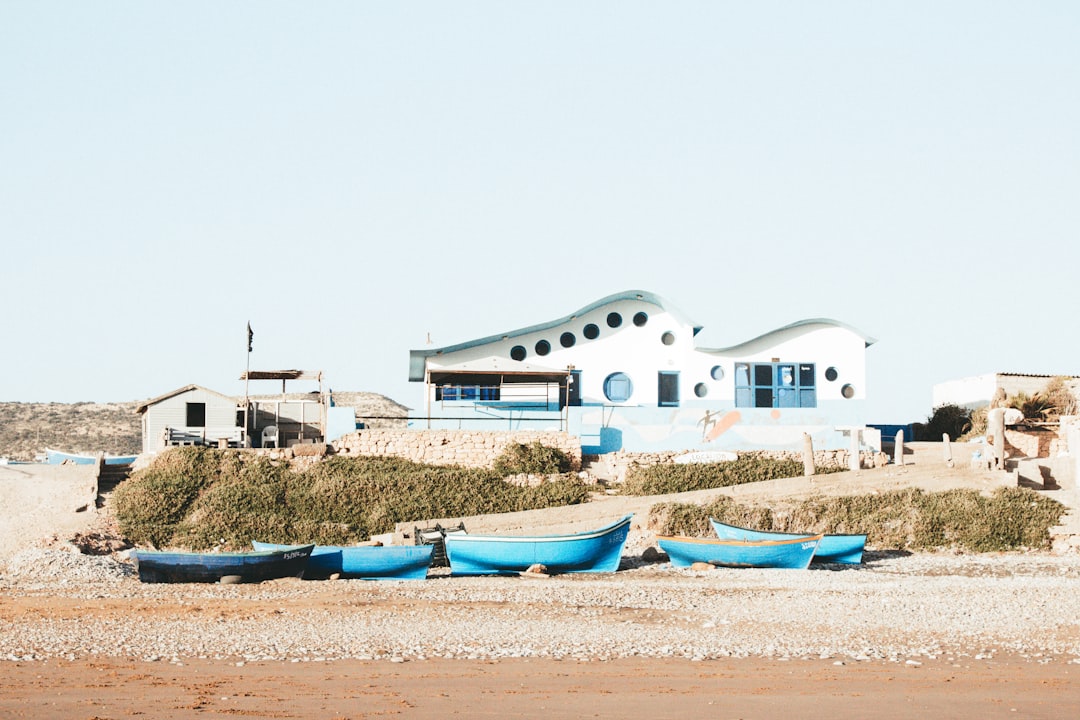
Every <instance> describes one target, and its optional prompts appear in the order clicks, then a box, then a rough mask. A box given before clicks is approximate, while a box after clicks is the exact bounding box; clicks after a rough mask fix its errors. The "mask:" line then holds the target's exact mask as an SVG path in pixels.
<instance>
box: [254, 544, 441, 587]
mask: <svg viewBox="0 0 1080 720" xmlns="http://www.w3.org/2000/svg"><path fill="white" fill-rule="evenodd" d="M251 544H252V545H253V546H254V548H255V549H256V550H281V549H284V548H287V547H290V546H289V545H276V544H274V543H264V542H258V541H256V542H253V543H251ZM434 550H435V546H434V545H383V546H379V545H351V546H339V545H316V546H315V549H314V550H312V551H311V557H310V558H309V559H308V564H307V570H305V571H304V578H305V579H307V580H325V579H327V578H329V577H330V576H331V575H338V576H339V577H341V578H343V579H358V580H423V579H424V578H426V577H427V573H428V568H429V567H431V557H432V551H434Z"/></svg>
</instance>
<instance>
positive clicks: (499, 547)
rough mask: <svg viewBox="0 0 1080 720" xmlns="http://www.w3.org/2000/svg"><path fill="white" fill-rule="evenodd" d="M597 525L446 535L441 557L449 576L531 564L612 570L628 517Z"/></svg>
mask: <svg viewBox="0 0 1080 720" xmlns="http://www.w3.org/2000/svg"><path fill="white" fill-rule="evenodd" d="M632 517H633V514H630V515H626V516H625V517H623V518H622V519H621V520H619V521H617V522H614V523H612V524H611V525H608V526H607V527H602V528H600V529H599V530H591V531H588V532H581V533H576V534H573V535H535V536H531V537H515V536H511V535H469V534H467V533H451V534H448V535H447V536H446V540H445V544H446V556H447V558H448V559H449V560H450V572H451V574H453V575H513V574H517V573H520V572H524V571H525V570H528V569H529V568H530V567H531V566H533V565H538V564H539V565H543V566H544V567H545V568H547V572H549V573H577V572H596V573H603V572H615V571H616V570H618V569H619V560H620V559H621V558H622V550H623V546H624V545H625V544H626V536H627V535H628V534H629V532H630V518H632Z"/></svg>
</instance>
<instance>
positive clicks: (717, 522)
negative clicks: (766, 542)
mask: <svg viewBox="0 0 1080 720" xmlns="http://www.w3.org/2000/svg"><path fill="white" fill-rule="evenodd" d="M709 523H710V524H712V525H713V526H716V525H723V526H724V527H729V528H734V529H736V530H742V531H744V532H752V533H763V534H766V535H792V536H801V533H793V532H781V531H779V530H755V529H753V528H748V527H743V526H742V525H732V524H731V523H726V522H722V521H720V520H717V519H716V518H713V517H710V518H709ZM714 532H715V530H714ZM821 534H822V536H825V535H827V536H829V537H837V538H859V537H861V538H863V539H866V533H827V532H823V533H821ZM721 539H724V538H721Z"/></svg>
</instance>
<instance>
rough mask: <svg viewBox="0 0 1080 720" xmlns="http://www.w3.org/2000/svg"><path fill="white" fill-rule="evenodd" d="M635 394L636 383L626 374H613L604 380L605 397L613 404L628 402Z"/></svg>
mask: <svg viewBox="0 0 1080 720" xmlns="http://www.w3.org/2000/svg"><path fill="white" fill-rule="evenodd" d="M633 394H634V383H632V382H630V376H628V375H627V374H626V373H621V372H616V373H611V374H610V375H608V376H607V377H606V378H604V397H606V398H607V399H608V400H610V401H611V402H626V401H627V400H629V399H630V396H631V395H633Z"/></svg>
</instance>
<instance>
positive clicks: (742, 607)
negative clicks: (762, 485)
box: [0, 468, 1080, 719]
mask: <svg viewBox="0 0 1080 720" xmlns="http://www.w3.org/2000/svg"><path fill="white" fill-rule="evenodd" d="M903 472H904V473H906V474H907V476H903V475H901V474H900V472H899V471H895V472H884V471H883V472H882V473H880V474H879V475H880V477H877V478H876V481H877V482H878V483H882V482H885V483H895V482H900V481H901V480H904V481H910V480H916V479H919V480H920V481H921V482H926V483H930V484H931V486H932V485H933V484H934V483H938V484H941V483H943V482H945V480H946V479H947V477H946V476H945V475H942V474H940V473H936V471H931V470H930V469H927V470H926V471H925V472H923V473H921V475H920V473H919V472H918V471H917V470H913V469H910V468H909V469H907V470H904V471H903ZM952 477H955V476H952V475H950V476H948V478H952ZM5 479H6V480H7V481H8V482H6V483H5V484H4V486H3V487H2V488H0V490H2V492H3V493H4V498H3V499H4V502H5V505H6V507H18V506H21V507H26V508H28V509H30V510H32V512H31V513H28V514H23V515H18V516H15V517H14V518H13V521H12V522H7V523H4V524H3V525H2V526H0V529H2V530H3V532H0V550H2V552H0V667H2V668H3V672H0V717H13V718H56V717H65V718H66V717H71V718H87V719H89V718H124V717H133V716H147V717H155V718H158V717H160V718H187V717H193V716H200V717H235V716H247V717H265V718H350V719H351V718H373V717H387V716H398V717H416V718H436V717H444V716H448V715H450V716H458V715H460V716H472V717H537V716H543V717H549V718H563V717H565V718H570V717H574V718H577V717H622V716H626V715H633V716H646V717H647V716H652V717H657V718H682V717H701V716H704V715H706V714H710V715H716V716H718V717H722V718H772V717H785V718H817V717H828V718H863V717H868V716H870V715H873V716H874V717H879V718H886V719H889V718H908V717H913V716H929V715H934V716H938V717H942V718H998V717H1009V718H1018V717H1020V718H1075V717H1078V716H1080V682H1078V680H1080V555H1077V554H1076V553H1070V554H1064V555H1059V554H1053V553H1050V552H1015V553H999V554H983V555H960V554H953V553H916V554H910V553H906V552H868V553H867V555H866V558H865V562H864V563H863V565H861V566H857V567H845V566H836V565H824V566H816V567H814V568H812V569H811V570H807V571H788V570H731V569H715V570H709V571H692V570H678V569H675V568H673V567H671V565H670V564H669V563H666V562H646V561H644V560H643V559H642V558H641V550H642V548H643V547H645V546H646V545H648V544H649V543H648V537H647V529H646V528H644V527H643V526H642V524H641V523H637V524H636V525H635V531H634V532H635V536H634V538H632V542H631V543H629V544H628V546H627V550H626V552H625V553H624V557H623V564H622V566H621V569H620V570H619V572H617V573H614V574H605V575H562V576H554V577H549V578H544V579H537V578H524V577H498V578H496V577H490V578H483V577H480V578H461V577H451V576H450V575H449V573H448V571H447V570H446V569H445V568H439V569H433V571H432V573H431V576H430V577H429V579H428V580H426V581H414V582H363V581H322V582H317V581H301V580H296V579H291V580H277V581H272V582H266V583H262V584H259V585H147V584H143V583H140V582H139V581H138V580H137V578H136V577H135V576H134V569H133V567H132V565H131V563H130V562H128V561H127V560H126V559H125V558H124V556H123V555H122V554H114V555H85V554H82V553H80V552H79V551H78V549H77V548H75V547H74V546H73V545H71V544H70V543H68V542H67V541H66V539H67V538H69V537H71V536H72V534H73V533H75V532H84V533H85V532H88V531H93V530H94V529H95V528H100V527H102V524H103V523H107V522H108V519H109V515H108V510H107V508H103V509H100V510H93V509H91V508H86V507H85V503H86V500H85V498H86V495H85V487H84V480H83V479H81V478H72V480H71V483H70V488H69V490H70V492H68V493H65V492H64V491H63V488H62V487H60V486H57V485H55V484H46V483H41V482H25V483H19V482H15V481H13V480H12V478H11V477H5ZM961 480H962V481H964V482H969V483H970V482H972V480H971V479H968V480H964V479H963V478H961ZM975 480H978V479H977V478H976V479H975ZM874 481H875V476H874V474H872V473H868V474H864V475H863V477H862V479H860V480H858V482H861V483H870V482H874ZM814 482H815V483H816V487H814V488H813V490H814V491H815V492H820V491H822V490H823V489H824V490H825V491H826V492H828V491H832V490H833V488H831V487H830V486H829V485H827V484H826V483H824V482H821V481H817V480H815V481H814ZM949 482H952V480H949ZM978 482H983V481H982V480H978ZM828 483H837V484H841V483H852V484H853V483H855V480H854V479H846V480H845V479H844V478H834V477H831V476H830V479H829V480H828ZM795 484H796V481H794V480H793V481H785V482H784V483H781V484H777V485H775V486H774V487H775V489H776V490H777V491H780V490H783V492H785V493H790V492H793V491H795V490H798V488H796V487H795ZM840 489H841V488H840V487H839V486H838V487H837V488H836V491H839V490H840ZM750 491H751V489H750V488H747V489H746V490H745V491H743V492H745V493H749V492H750ZM761 492H764V490H761ZM626 502H630V499H613V500H612V501H610V504H605V503H599V504H597V506H596V507H594V508H592V509H587V508H584V507H581V508H573V509H567V510H565V511H564V510H552V511H550V512H551V513H552V514H557V517H556V518H554V519H551V520H549V521H547V524H546V526H547V527H553V526H555V524H556V523H558V522H572V523H574V524H578V525H581V524H585V525H590V524H595V520H596V518H595V517H585V516H584V515H583V513H586V512H591V513H598V514H599V515H603V514H605V513H606V514H610V513H614V512H615V511H618V512H622V511H624V510H628V509H633V508H626V507H623V505H622V503H626ZM637 502H644V503H647V502H650V500H649V499H642V500H639V501H637ZM20 503H21V505H20ZM579 515H582V516H581V517H579ZM489 522H490V523H491V524H492V525H495V524H498V525H499V526H500V527H501V526H503V525H505V526H507V527H513V526H514V524H515V523H520V522H526V523H529V524H531V523H534V522H541V520H540V519H539V518H537V517H536V515H535V514H529V515H523V516H522V517H521V518H519V519H514V518H510V517H506V518H504V517H495V516H493V517H492V518H491V519H490V520H489ZM470 526H471V527H472V526H479V520H478V519H477V520H474V521H471V522H470Z"/></svg>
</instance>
